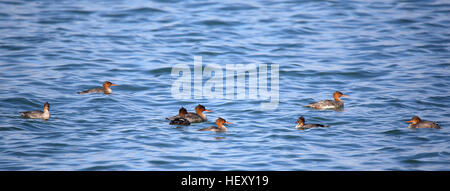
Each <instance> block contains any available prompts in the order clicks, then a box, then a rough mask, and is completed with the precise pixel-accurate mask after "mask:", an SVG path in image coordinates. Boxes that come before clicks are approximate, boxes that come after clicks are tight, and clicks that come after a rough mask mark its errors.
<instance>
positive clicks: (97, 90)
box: [77, 81, 117, 94]
mask: <svg viewBox="0 0 450 191" xmlns="http://www.w3.org/2000/svg"><path fill="white" fill-rule="evenodd" d="M111 86H117V84H113V83H111V82H109V81H105V82H103V87H102V88H93V89H89V90H84V91H81V92H77V93H78V94H86V93H104V94H110V93H112V90H111V88H110V87H111Z"/></svg>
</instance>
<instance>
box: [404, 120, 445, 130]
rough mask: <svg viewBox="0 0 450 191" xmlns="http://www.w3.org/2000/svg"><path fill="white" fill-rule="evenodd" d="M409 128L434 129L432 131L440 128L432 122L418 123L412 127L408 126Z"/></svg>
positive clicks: (411, 125)
mask: <svg viewBox="0 0 450 191" xmlns="http://www.w3.org/2000/svg"><path fill="white" fill-rule="evenodd" d="M408 127H409V128H434V129H440V128H441V127H440V126H439V125H438V124H437V123H435V122H433V121H420V122H419V123H417V124H415V125H413V124H409V126H408Z"/></svg>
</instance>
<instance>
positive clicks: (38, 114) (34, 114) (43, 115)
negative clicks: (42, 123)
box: [20, 102, 50, 120]
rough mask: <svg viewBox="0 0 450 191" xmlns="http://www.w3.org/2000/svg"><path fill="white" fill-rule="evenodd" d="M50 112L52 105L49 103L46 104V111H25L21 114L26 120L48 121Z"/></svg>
mask: <svg viewBox="0 0 450 191" xmlns="http://www.w3.org/2000/svg"><path fill="white" fill-rule="evenodd" d="M49 110H50V104H49V103H48V102H45V104H44V111H24V112H20V114H21V115H22V117H24V118H32V119H43V120H47V119H49V118H50V111H49Z"/></svg>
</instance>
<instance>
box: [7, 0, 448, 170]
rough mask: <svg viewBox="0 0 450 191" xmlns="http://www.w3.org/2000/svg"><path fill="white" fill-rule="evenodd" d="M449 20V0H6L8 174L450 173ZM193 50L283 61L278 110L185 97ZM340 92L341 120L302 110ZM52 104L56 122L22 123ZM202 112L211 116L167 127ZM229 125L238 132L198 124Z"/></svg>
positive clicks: (209, 56) (209, 58)
mask: <svg viewBox="0 0 450 191" xmlns="http://www.w3.org/2000/svg"><path fill="white" fill-rule="evenodd" d="M449 16H450V3H449V2H448V1H445V0H436V1H428V0H424V1H394V0H392V1H373V2H368V1H363V0H356V1H342V2H341V1H316V0H314V1H277V2H271V1H245V3H244V2H241V1H232V0H229V1H225V2H215V1H194V0H188V1H177V0H173V1H152V2H147V1H138V0H132V1H95V2H93V1H61V2H59V1H58V2H56V1H23V0H6V1H4V0H2V1H0V68H1V70H0V170H450V144H449V143H450V137H449V136H450V112H449V111H450V110H449V108H450V94H449V93H450V77H449V74H450V53H449V45H450V30H449V28H450V17H449ZM194 56H202V59H203V65H205V66H206V65H208V64H212V63H216V64H220V65H221V66H223V65H226V64H258V65H259V64H279V66H280V71H279V81H280V86H279V95H280V103H279V106H278V108H277V109H276V110H273V111H261V110H259V109H258V108H259V105H260V103H261V101H260V100H248V99H244V100H229V99H193V97H191V98H187V99H184V100H178V99H174V98H173V97H172V95H171V90H170V88H171V86H172V83H173V82H174V80H176V78H174V77H172V76H171V70H172V67H173V66H174V65H176V64H189V65H191V66H192V65H193V59H194ZM106 80H108V81H111V82H113V83H116V84H119V86H117V87H113V91H114V92H113V94H111V95H103V94H91V95H77V94H76V92H77V91H80V90H84V89H87V88H91V87H97V86H100V85H101V83H102V82H103V81H106ZM336 90H339V91H341V92H343V93H345V94H348V95H349V96H350V97H349V98H344V99H343V100H344V103H345V108H344V110H343V111H341V112H336V111H315V110H312V109H309V108H304V107H302V106H304V105H307V104H309V103H311V102H313V101H318V100H322V99H330V98H331V94H332V92H334V91H336ZM46 101H48V102H50V104H51V108H50V112H51V118H50V120H48V121H42V120H39V119H23V118H21V117H20V115H19V113H18V112H20V111H26V110H36V109H42V105H43V104H44V103H45V102H46ZM199 103H201V104H203V105H205V106H206V108H207V109H210V110H213V111H214V112H212V113H208V114H207V115H208V122H206V123H200V124H193V125H191V126H189V127H185V128H176V127H175V126H170V125H168V121H166V120H165V118H166V117H168V116H172V115H174V114H176V113H177V111H178V108H179V107H180V106H184V107H186V108H187V109H188V110H189V111H192V110H193V108H194V107H195V106H196V105H197V104H199ZM301 115H303V116H305V118H306V120H307V122H310V123H322V124H327V125H330V127H329V128H318V129H309V130H304V131H300V130H296V129H295V124H294V123H295V121H296V120H297V118H298V117H299V116H301ZM414 115H418V116H420V117H421V118H423V119H426V120H432V121H438V122H439V123H440V124H441V127H442V129H417V130H412V129H408V128H407V126H408V124H406V123H404V121H407V120H409V119H411V117H412V116H414ZM219 116H220V117H223V118H226V119H227V120H229V121H231V122H233V123H234V124H232V125H228V128H229V131H228V132H225V133H215V132H199V131H197V129H200V128H204V127H207V126H211V125H213V124H214V120H215V119H216V118H217V117H219Z"/></svg>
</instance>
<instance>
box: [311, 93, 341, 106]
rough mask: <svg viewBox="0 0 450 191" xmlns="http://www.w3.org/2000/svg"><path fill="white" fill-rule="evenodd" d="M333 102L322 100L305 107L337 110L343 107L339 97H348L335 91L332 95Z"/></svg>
mask: <svg viewBox="0 0 450 191" xmlns="http://www.w3.org/2000/svg"><path fill="white" fill-rule="evenodd" d="M333 97H334V100H322V101H319V102H316V103H312V104H309V105H307V106H306V107H312V108H314V109H339V108H343V107H344V102H342V100H341V97H349V96H348V95H344V94H343V93H342V92H340V91H335V92H334V93H333Z"/></svg>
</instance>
